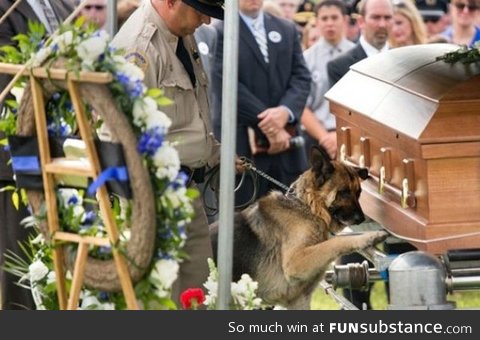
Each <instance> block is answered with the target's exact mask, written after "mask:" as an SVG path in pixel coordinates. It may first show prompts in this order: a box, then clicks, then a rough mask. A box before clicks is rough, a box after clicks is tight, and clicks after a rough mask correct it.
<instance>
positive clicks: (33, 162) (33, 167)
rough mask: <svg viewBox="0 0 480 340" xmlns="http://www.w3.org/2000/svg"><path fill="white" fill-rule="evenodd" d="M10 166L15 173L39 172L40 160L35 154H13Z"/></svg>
mask: <svg viewBox="0 0 480 340" xmlns="http://www.w3.org/2000/svg"><path fill="white" fill-rule="evenodd" d="M12 168H13V171H14V172H16V173H30V174H32V173H33V174H39V173H40V161H39V160H38V157H37V156H14V157H12Z"/></svg>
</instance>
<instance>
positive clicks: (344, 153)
mask: <svg viewBox="0 0 480 340" xmlns="http://www.w3.org/2000/svg"><path fill="white" fill-rule="evenodd" d="M340 133H341V138H342V144H341V145H340V161H342V162H345V161H346V160H347V159H348V157H349V156H350V155H351V154H352V138H351V134H350V127H348V126H342V127H341V128H340Z"/></svg>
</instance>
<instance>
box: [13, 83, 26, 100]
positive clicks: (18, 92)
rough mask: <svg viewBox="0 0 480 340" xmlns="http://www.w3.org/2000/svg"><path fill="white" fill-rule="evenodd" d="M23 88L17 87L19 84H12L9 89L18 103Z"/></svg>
mask: <svg viewBox="0 0 480 340" xmlns="http://www.w3.org/2000/svg"><path fill="white" fill-rule="evenodd" d="M24 90H25V88H24V87H19V86H14V87H13V88H12V89H11V90H10V93H11V94H13V96H14V97H15V100H16V101H17V103H20V101H21V100H22V97H23V92H24Z"/></svg>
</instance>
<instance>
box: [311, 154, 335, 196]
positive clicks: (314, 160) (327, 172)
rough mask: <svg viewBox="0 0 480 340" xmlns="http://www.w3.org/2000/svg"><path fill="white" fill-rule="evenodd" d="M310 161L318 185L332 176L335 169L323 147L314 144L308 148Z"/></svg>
mask: <svg viewBox="0 0 480 340" xmlns="http://www.w3.org/2000/svg"><path fill="white" fill-rule="evenodd" d="M310 163H311V165H312V170H313V172H314V173H315V177H316V184H317V186H318V187H320V186H321V185H323V183H325V182H326V181H327V180H328V179H329V178H330V177H331V176H332V174H333V171H334V170H335V168H334V167H333V164H332V160H331V159H330V156H329V155H328V153H327V152H326V151H325V149H324V148H322V147H321V146H318V145H314V146H312V148H311V150H310Z"/></svg>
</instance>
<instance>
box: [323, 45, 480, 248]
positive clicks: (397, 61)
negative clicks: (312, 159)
mask: <svg viewBox="0 0 480 340" xmlns="http://www.w3.org/2000/svg"><path fill="white" fill-rule="evenodd" d="M452 48H453V47H452V45H448V44H439V45H434V46H430V47H429V48H427V47H426V46H421V47H420V46H416V47H408V48H399V49H395V50H393V51H389V52H386V53H382V54H379V55H377V56H375V57H372V58H368V59H366V60H364V61H361V62H359V63H357V64H355V65H353V66H352V68H351V70H350V71H349V72H348V73H347V74H346V75H345V77H343V78H342V79H341V80H340V81H339V82H338V83H337V84H336V85H335V86H334V87H333V88H332V89H331V90H330V91H328V92H327V94H326V97H327V99H328V100H329V101H330V110H331V111H332V113H334V114H335V116H336V121H337V134H338V136H337V138H338V143H339V146H341V145H342V144H348V145H347V148H346V150H348V154H347V155H346V157H345V160H346V161H347V162H351V163H354V164H357V165H363V166H366V167H367V168H368V169H369V172H370V174H371V177H370V178H369V179H368V180H366V181H364V183H363V184H362V187H363V192H362V196H361V204H362V208H363V209H364V211H365V213H366V214H367V215H368V216H369V217H371V218H373V219H374V220H376V221H377V222H379V223H380V224H382V225H384V226H385V227H386V228H387V229H388V230H390V231H392V232H393V233H394V234H395V235H397V236H399V237H403V238H405V239H406V240H407V241H409V242H411V243H412V244H414V245H415V246H417V247H418V248H419V249H422V250H426V251H429V252H432V253H438V254H440V253H442V252H445V251H447V250H449V249H460V248H480V66H479V65H476V64H472V65H464V64H461V63H458V64H455V65H450V64H446V63H445V62H443V61H437V60H436V56H439V55H441V54H443V53H444V52H445V51H447V50H451V49H452ZM347 130H348V134H346V132H345V131H347ZM339 149H340V147H339Z"/></svg>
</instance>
